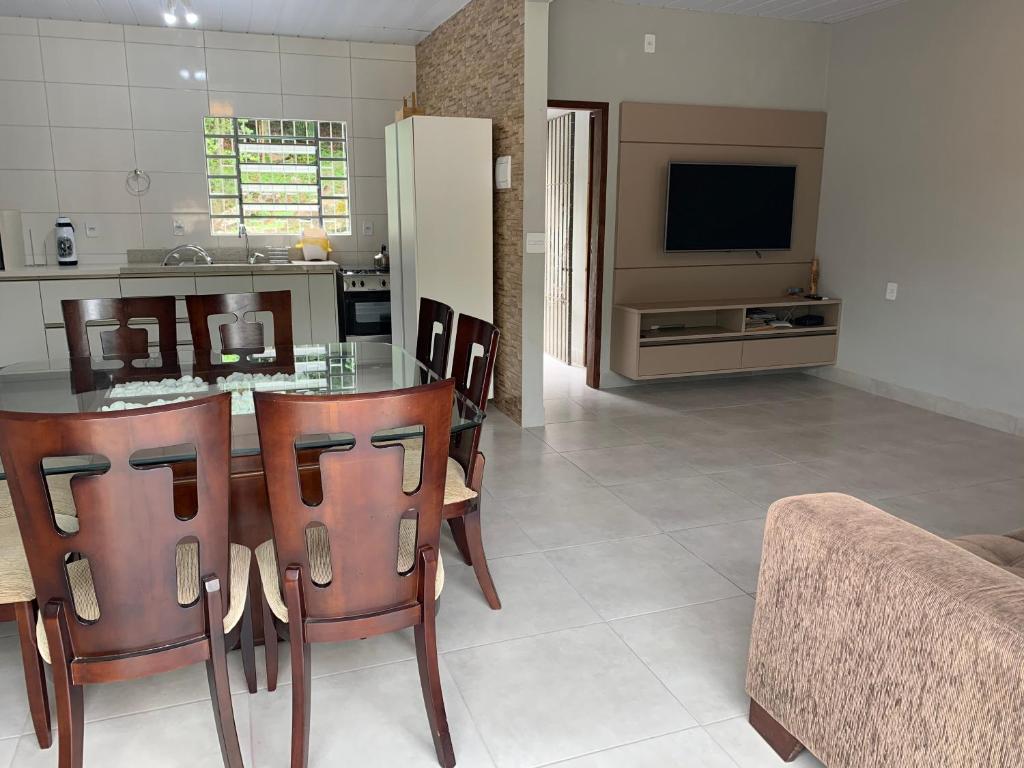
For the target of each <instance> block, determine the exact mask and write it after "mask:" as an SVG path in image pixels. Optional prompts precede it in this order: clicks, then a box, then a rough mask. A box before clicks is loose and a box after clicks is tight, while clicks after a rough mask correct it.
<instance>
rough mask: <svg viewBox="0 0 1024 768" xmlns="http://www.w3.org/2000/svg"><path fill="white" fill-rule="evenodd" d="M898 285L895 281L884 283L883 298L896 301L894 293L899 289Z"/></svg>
mask: <svg viewBox="0 0 1024 768" xmlns="http://www.w3.org/2000/svg"><path fill="white" fill-rule="evenodd" d="M899 289H900V286H899V284H897V283H886V284H885V300H886V301H896V293H897V291H899Z"/></svg>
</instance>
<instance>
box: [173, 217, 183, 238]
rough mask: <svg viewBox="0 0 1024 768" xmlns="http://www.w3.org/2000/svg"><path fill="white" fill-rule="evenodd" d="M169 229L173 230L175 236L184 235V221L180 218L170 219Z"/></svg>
mask: <svg viewBox="0 0 1024 768" xmlns="http://www.w3.org/2000/svg"><path fill="white" fill-rule="evenodd" d="M171 231H172V232H174V236H175V237H184V236H185V222H183V221H182V220H181V219H172V220H171Z"/></svg>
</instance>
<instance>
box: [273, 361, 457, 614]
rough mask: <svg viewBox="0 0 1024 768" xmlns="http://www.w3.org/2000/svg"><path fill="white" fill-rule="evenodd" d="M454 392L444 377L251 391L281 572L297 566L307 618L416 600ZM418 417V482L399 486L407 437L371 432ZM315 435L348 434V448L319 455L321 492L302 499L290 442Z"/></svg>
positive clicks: (435, 533)
mask: <svg viewBox="0 0 1024 768" xmlns="http://www.w3.org/2000/svg"><path fill="white" fill-rule="evenodd" d="M452 391H453V384H452V382H451V381H450V380H446V381H439V382H435V383H433V384H428V385H426V386H422V387H414V388H411V389H404V390H397V391H393V392H379V393H374V394H366V395H340V396H339V395H322V396H319V395H312V396H301V395H287V394H270V393H264V392H257V393H256V394H255V401H256V421H257V424H258V425H259V433H260V448H261V452H262V455H263V468H264V472H265V473H266V481H267V492H268V495H269V498H270V513H271V518H272V520H273V525H274V542H275V546H276V548H277V562H278V566H279V568H280V574H279V575H280V577H281V578H282V579H283V578H284V574H285V571H286V570H287V569H288V567H289V566H291V565H298V566H299V567H300V568H301V571H302V593H303V602H304V605H305V608H306V617H307V618H311V619H342V618H346V617H352V616H362V615H366V614H371V613H377V614H380V613H387V612H389V611H392V610H398V609H400V608H403V607H408V606H409V605H410V604H415V602H416V601H417V600H418V593H417V589H418V577H419V575H420V572H421V570H422V569H421V567H420V564H419V561H418V558H416V557H415V553H416V552H417V551H418V550H419V548H420V547H422V546H430V547H433V548H434V549H435V550H436V549H437V547H438V538H439V535H440V528H441V507H442V504H443V503H444V484H445V473H446V465H447V456H448V437H449V434H450V430H451V412H452ZM417 425H422V426H423V431H424V437H423V445H424V449H423V452H422V463H421V464H420V478H419V480H420V481H419V483H418V484H415V483H414V484H412V486H411V487H412V488H413V490H411V491H410V492H406V491H405V490H404V489H403V488H404V487H407V486H406V483H405V482H404V481H405V461H404V457H405V446H404V445H403V444H402V443H401V442H398V441H395V440H390V441H388V440H387V438H386V437H381V438H380V441H381V442H380V444H374V443H373V442H372V438H373V436H374V435H375V434H377V433H380V432H382V431H384V430H394V429H397V428H402V427H410V426H417ZM313 434H334V435H336V434H349V435H352V437H353V438H354V444H353V445H352V446H351V447H349V448H347V449H343V450H342V449H339V450H335V449H329V450H326V451H324V452H323V453H321V454H320V455H319V457H318V458H319V472H320V485H321V487H322V489H323V498H322V500H321V501H320V503H319V504H316V505H310V504H307V502H306V501H304V500H303V496H302V487H301V481H300V476H299V460H298V456H297V451H296V448H295V445H296V441H297V440H299V438H300V437H302V436H304V435H313ZM321 525H322V526H324V527H325V528H326V531H324V530H323V529H322V528H320V526H321ZM413 531H414V532H415V535H414V537H413V536H411V535H408V534H412V532H413ZM402 534H407V536H408V541H406V544H407V545H408V544H410V543H412V540H413V538H414V540H415V546H414V548H413V549H412V553H413V556H412V557H409V553H408V551H406V552H405V555H404V556H403V557H400V552H399V549H400V541H401V540H402V539H403V538H404V537H403V535H402ZM318 542H319V544H318ZM318 546H319V551H320V552H321V553H322V554H321V556H320V557H317V554H316V550H317V547H318ZM324 547H327V548H328V549H329V551H328V552H326V553H324V552H323V548H324ZM406 550H408V546H406Z"/></svg>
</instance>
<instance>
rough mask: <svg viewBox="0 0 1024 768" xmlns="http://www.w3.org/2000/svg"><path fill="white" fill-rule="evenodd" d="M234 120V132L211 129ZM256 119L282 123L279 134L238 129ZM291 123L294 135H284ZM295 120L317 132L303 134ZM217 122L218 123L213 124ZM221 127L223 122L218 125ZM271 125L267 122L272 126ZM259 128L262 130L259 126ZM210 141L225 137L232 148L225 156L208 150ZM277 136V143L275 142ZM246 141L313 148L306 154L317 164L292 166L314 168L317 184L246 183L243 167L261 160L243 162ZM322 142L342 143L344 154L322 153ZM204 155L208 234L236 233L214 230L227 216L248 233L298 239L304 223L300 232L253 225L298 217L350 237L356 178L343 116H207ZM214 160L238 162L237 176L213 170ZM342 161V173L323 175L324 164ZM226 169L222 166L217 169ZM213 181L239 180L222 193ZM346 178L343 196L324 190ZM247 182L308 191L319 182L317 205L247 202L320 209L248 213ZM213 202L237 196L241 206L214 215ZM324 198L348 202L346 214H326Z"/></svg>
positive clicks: (204, 122)
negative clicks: (231, 191) (267, 229)
mask: <svg viewBox="0 0 1024 768" xmlns="http://www.w3.org/2000/svg"><path fill="white" fill-rule="evenodd" d="M221 120H230V121H231V133H221V132H220V131H218V130H210V129H209V127H210V125H211V123H210V121H221ZM248 122H252V123H254V124H256V125H258V124H259V123H268V124H273V123H277V124H279V125H280V130H281V132H280V133H279V134H274V133H273V132H270V133H266V134H260V133H258V132H257V133H255V134H249V133H242V132H240V130H239V126H240V124H244V123H248ZM288 123H291V124H292V125H293V132H292V133H291V134H287V135H286V134H284V127H285V124H288ZM295 123H306V124H312V125H314V126H315V135H313V136H299V135H298V134H297V132H296V131H295V130H294V124H295ZM213 125H214V126H217V123H213ZM324 126H327V134H326V135H324V133H323V131H324ZM217 127H219V126H217ZM268 127H269V125H268ZM336 130H337V131H340V134H341V135H340V136H337V135H335V131H336ZM257 131H258V128H257ZM209 139H216V140H223V139H229V140H231V142H232V146H233V152H232V153H226V154H210V146H209ZM274 139H278V140H279V141H274ZM246 141H248V142H249V143H251V144H266V145H267V146H271V147H275V148H280V147H288V146H296V147H311V148H312V152H304V153H303V154H311V155H313V162H312V163H311V164H298V163H296V164H294V165H296V167H300V168H306V167H308V168H310V169H312V170H315V172H316V180H315V182H309V183H303V182H253V181H248V182H243V180H242V173H243V168H242V166H243V165H259V163H243V161H242V154H243V152H242V146H241V145H242V144H243V143H246ZM285 142H288V143H285ZM324 143H340V144H341V156H340V157H338V156H334V155H326V156H325V155H323V154H322V147H323V145H324ZM203 154H204V158H205V163H206V196H207V199H208V204H207V208H208V210H209V216H210V234H211V236H213V237H225V236H237V234H238V232H237V231H236V232H228V231H218V230H217V228H216V225H217V221H218V220H222V221H223V220H228V221H235V222H237V226H238V227H241V226H245V227H246V230H247V231H248V234H249V235H257V236H260V235H262V236H270V237H274V236H277V237H295V236H297V235H299V234H301V225H300V228H299V231H297V232H261V231H258V228H257V230H256V231H253V226H254V223H255V222H256V221H268V220H270V221H275V220H282V219H284V220H296V221H300V222H310V221H312V222H313V223H315V224H316V225H318V226H321V227H323V228H324V229H325V230H326V232H327V234H328V235H330V236H351V235H352V176H351V166H350V163H351V156H350V154H349V140H348V123H347V122H345V121H344V120H314V119H311V118H276V117H271V118H257V117H238V116H216V115H207V116H206V117H205V118H204V119H203ZM211 160H229V161H231V162H233V163H234V166H235V171H234V174H233V175H231V174H226V173H213V172H212V170H211V163H210V161H211ZM339 161H340V162H343V163H344V174H345V175H344V176H336V175H331V176H325V175H324V174H323V164H324V163H325V162H329V163H337V162H339ZM264 165H273V166H275V167H278V168H280V167H287V166H289V165H292V164H291V163H265V164H264ZM218 170H223V169H218ZM214 180H234V182H235V193H234V194H224V193H221V192H216V193H215V192H214V191H213V186H214V185H213V181H214ZM325 181H326V182H344V184H345V187H344V189H345V194H343V195H340V194H331V195H325V194H324V182H325ZM243 184H245V185H247V186H252V185H261V184H266V185H267V186H275V187H289V186H293V187H296V188H297V189H302V188H305V189H308V188H310V187H313V186H314V185H315V190H316V201H315V203H313V202H309V203H304V202H303V203H298V202H295V203H276V202H272V203H249V204H248V205H250V206H253V205H269V206H275V205H282V206H286V205H293V206H298V205H309V206H312V205H315V206H316V213H315V214H312V215H308V214H288V215H275V216H267V215H262V216H260V215H253V214H251V213H250V214H247V213H246V205H247V204H246V202H245V191H244V189H243ZM215 200H233V201H235V202H236V203H237V205H238V209H237V210H238V212H237V213H216V212H215V211H214V201H215ZM325 201H344V207H345V213H344V214H340V215H339V214H325V212H324V205H325ZM328 221H330V222H338V223H339V224H340V228H339V226H338V225H335V226H334V227H330V226H329V225H328V224H327V222H328Z"/></svg>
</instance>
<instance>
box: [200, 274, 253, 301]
mask: <svg viewBox="0 0 1024 768" xmlns="http://www.w3.org/2000/svg"><path fill="white" fill-rule="evenodd" d="M196 293H197V294H198V295H200V296H206V295H208V294H211V293H252V275H251V274H246V275H212V276H210V277H202V276H200V277H197V278H196Z"/></svg>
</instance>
